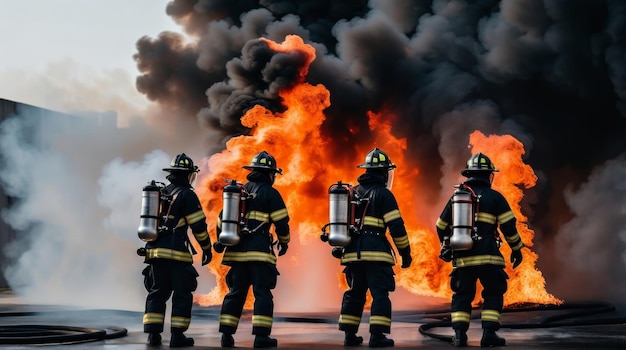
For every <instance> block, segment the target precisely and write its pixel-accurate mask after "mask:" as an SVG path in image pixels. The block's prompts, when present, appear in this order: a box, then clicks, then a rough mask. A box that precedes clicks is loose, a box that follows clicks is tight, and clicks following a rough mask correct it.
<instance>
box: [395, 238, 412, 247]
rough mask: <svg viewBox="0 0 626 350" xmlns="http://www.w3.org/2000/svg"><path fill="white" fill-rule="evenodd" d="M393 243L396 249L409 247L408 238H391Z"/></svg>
mask: <svg viewBox="0 0 626 350" xmlns="http://www.w3.org/2000/svg"><path fill="white" fill-rule="evenodd" d="M393 242H394V243H395V244H396V247H398V249H402V248H406V247H408V246H409V236H407V235H404V236H402V237H393Z"/></svg>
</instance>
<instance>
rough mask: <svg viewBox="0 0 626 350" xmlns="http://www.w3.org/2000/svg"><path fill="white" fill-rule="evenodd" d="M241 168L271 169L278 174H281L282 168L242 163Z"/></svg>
mask: <svg viewBox="0 0 626 350" xmlns="http://www.w3.org/2000/svg"><path fill="white" fill-rule="evenodd" d="M242 168H244V169H246V170H269V171H273V172H275V173H278V174H280V175H282V174H283V169H280V168H278V169H276V168H272V167H269V166H252V165H244V166H242Z"/></svg>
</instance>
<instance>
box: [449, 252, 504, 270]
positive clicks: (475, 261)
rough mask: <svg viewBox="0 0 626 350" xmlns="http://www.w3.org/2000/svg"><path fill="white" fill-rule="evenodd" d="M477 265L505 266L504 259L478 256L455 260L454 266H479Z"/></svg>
mask: <svg viewBox="0 0 626 350" xmlns="http://www.w3.org/2000/svg"><path fill="white" fill-rule="evenodd" d="M477 265H502V266H504V258H503V257H501V256H497V255H476V256H466V257H462V258H455V259H454V262H453V265H452V266H455V267H464V266H477Z"/></svg>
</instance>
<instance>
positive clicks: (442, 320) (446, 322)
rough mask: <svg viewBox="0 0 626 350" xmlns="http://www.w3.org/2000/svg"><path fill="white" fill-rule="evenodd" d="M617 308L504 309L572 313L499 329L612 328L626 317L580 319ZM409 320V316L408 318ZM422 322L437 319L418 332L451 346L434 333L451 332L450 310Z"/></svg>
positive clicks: (449, 338)
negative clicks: (443, 328) (611, 325)
mask: <svg viewBox="0 0 626 350" xmlns="http://www.w3.org/2000/svg"><path fill="white" fill-rule="evenodd" d="M615 310H616V309H615V307H614V306H613V305H612V304H610V303H606V302H588V303H564V304H561V305H532V306H520V307H515V308H505V309H504V310H503V311H502V313H514V312H536V311H569V312H566V313H562V314H558V315H550V316H547V317H544V318H542V319H539V321H538V322H534V323H530V322H518V323H502V325H501V326H500V328H501V329H502V328H508V329H530V328H555V327H572V326H596V325H609V324H623V323H626V317H616V316H613V317H602V318H592V319H580V317H585V316H592V315H599V314H606V313H611V312H614V311H615ZM473 311H477V312H472V317H471V318H472V319H480V312H479V310H477V309H476V310H473ZM407 316H408V315H407ZM419 316H420V317H421V319H422V320H423V319H438V321H433V322H428V323H424V324H422V325H421V326H420V327H419V332H420V333H421V334H422V335H424V336H427V337H431V338H435V339H438V340H442V341H445V342H450V343H451V342H452V341H453V336H452V335H444V334H439V333H435V332H433V331H431V330H432V329H435V328H441V327H445V328H448V329H451V327H452V322H451V321H450V311H449V310H439V311H429V312H424V313H422V314H420V315H419Z"/></svg>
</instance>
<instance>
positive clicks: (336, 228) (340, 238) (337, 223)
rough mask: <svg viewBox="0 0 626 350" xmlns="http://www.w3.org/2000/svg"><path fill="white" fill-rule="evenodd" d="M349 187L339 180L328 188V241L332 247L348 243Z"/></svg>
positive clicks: (349, 221)
mask: <svg viewBox="0 0 626 350" xmlns="http://www.w3.org/2000/svg"><path fill="white" fill-rule="evenodd" d="M350 197H351V196H350V189H349V188H348V186H347V185H345V184H343V183H341V181H339V182H338V183H336V184H333V185H332V186H331V187H330V188H329V189H328V198H329V204H330V208H329V217H330V223H329V224H328V225H329V226H330V234H329V235H328V243H329V244H330V245H331V246H333V247H345V246H347V245H348V244H349V243H350V225H351V220H350V201H351V198H350Z"/></svg>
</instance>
